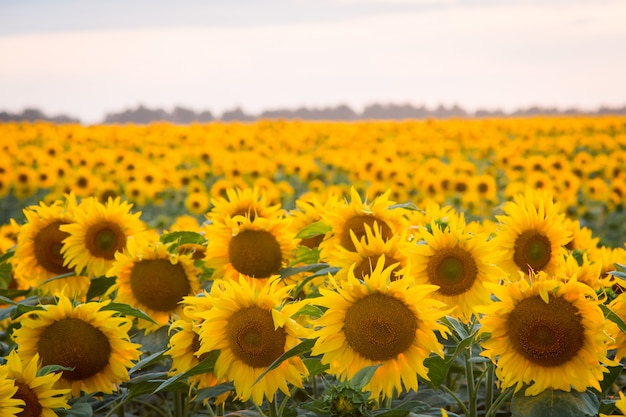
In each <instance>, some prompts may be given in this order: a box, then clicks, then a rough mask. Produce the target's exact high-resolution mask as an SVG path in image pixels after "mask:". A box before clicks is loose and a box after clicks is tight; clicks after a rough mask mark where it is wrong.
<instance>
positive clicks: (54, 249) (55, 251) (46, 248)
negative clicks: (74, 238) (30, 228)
mask: <svg viewBox="0 0 626 417" xmlns="http://www.w3.org/2000/svg"><path fill="white" fill-rule="evenodd" d="M62 224H67V222H62V221H55V222H52V223H50V224H49V225H47V226H46V227H44V228H43V229H41V230H40V231H39V233H37V235H36V236H35V239H34V246H35V250H34V252H35V259H37V262H38V263H39V265H41V266H42V267H43V268H44V269H45V270H46V271H48V272H50V273H53V274H55V275H61V274H67V273H69V272H72V270H71V269H69V268H66V267H64V266H63V255H61V248H62V247H63V239H65V238H66V237H68V236H69V235H70V234H69V233H66V232H62V231H61V230H59V226H60V225H62Z"/></svg>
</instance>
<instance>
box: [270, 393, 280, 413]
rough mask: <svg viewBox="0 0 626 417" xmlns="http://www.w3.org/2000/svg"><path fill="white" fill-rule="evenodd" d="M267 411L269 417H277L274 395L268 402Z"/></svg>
mask: <svg viewBox="0 0 626 417" xmlns="http://www.w3.org/2000/svg"><path fill="white" fill-rule="evenodd" d="M269 409H270V417H278V410H277V408H276V395H274V398H273V399H272V401H270V402H269Z"/></svg>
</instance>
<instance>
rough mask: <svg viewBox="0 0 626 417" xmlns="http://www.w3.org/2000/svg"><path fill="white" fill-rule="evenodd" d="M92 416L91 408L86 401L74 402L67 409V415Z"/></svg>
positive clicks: (74, 416) (75, 416)
mask: <svg viewBox="0 0 626 417" xmlns="http://www.w3.org/2000/svg"><path fill="white" fill-rule="evenodd" d="M91 416H93V408H92V407H91V405H90V404H87V403H76V404H73V405H72V408H71V409H70V410H69V411H68V413H67V417H91Z"/></svg>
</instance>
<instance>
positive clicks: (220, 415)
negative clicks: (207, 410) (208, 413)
mask: <svg viewBox="0 0 626 417" xmlns="http://www.w3.org/2000/svg"><path fill="white" fill-rule="evenodd" d="M215 414H216V415H217V417H224V403H223V402H221V403H219V404H215Z"/></svg>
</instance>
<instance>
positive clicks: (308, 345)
mask: <svg viewBox="0 0 626 417" xmlns="http://www.w3.org/2000/svg"><path fill="white" fill-rule="evenodd" d="M316 341H317V338H316V339H306V340H305V341H303V342H301V343H299V344H297V345H295V346H294V347H292V348H291V349H289V350H288V351H287V352H285V353H283V354H282V355H280V356H279V357H278V358H277V359H276V360H275V361H274V362H272V364H271V365H270V366H268V367H267V369H266V370H265V371H263V373H262V374H261V375H259V377H258V378H257V379H256V381H254V383H253V384H252V385H254V384H256V383H257V382H259V381H260V380H261V379H263V377H264V376H265V374H267V373H268V372H270V371H273V370H274V369H276V368H278V366H280V364H281V363H283V362H284V361H286V360H287V359H289V358H291V357H293V356H298V355H303V354H305V353H307V352H310V351H311V349H313V346H314V345H315V342H316Z"/></svg>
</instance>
